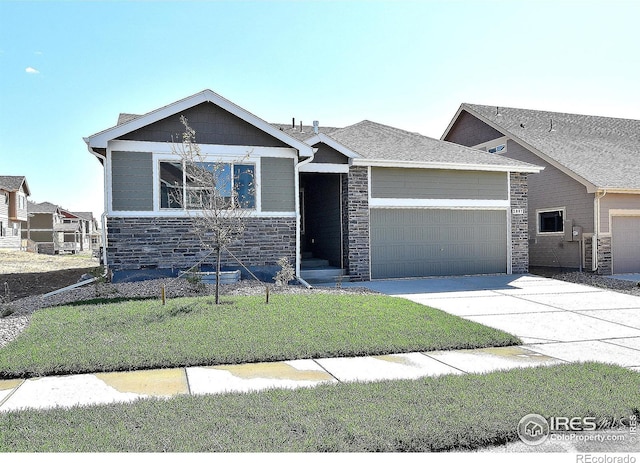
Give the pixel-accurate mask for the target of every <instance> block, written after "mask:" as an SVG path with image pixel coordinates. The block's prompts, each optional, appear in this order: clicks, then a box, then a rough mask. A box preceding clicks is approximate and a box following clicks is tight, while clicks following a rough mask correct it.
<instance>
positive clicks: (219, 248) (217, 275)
mask: <svg viewBox="0 0 640 463" xmlns="http://www.w3.org/2000/svg"><path fill="white" fill-rule="evenodd" d="M216 255H217V258H216V304H220V256H221V255H222V247H221V246H218V247H217V248H216Z"/></svg>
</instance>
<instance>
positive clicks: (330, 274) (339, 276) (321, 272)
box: [300, 267, 349, 284]
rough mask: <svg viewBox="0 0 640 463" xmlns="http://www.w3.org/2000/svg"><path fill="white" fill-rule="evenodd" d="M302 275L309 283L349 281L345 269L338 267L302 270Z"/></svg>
mask: <svg viewBox="0 0 640 463" xmlns="http://www.w3.org/2000/svg"><path fill="white" fill-rule="evenodd" d="M300 276H301V277H302V279H303V280H305V281H306V282H307V283H312V284H313V283H334V282H339V281H348V280H349V277H348V276H346V275H345V271H344V270H343V269H340V268H336V267H328V268H319V269H307V270H300Z"/></svg>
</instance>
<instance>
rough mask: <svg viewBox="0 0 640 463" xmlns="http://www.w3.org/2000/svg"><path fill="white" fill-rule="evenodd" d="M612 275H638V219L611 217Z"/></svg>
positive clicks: (639, 241)
mask: <svg viewBox="0 0 640 463" xmlns="http://www.w3.org/2000/svg"><path fill="white" fill-rule="evenodd" d="M611 253H612V260H613V273H640V217H612V219H611Z"/></svg>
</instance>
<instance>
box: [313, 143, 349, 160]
mask: <svg viewBox="0 0 640 463" xmlns="http://www.w3.org/2000/svg"><path fill="white" fill-rule="evenodd" d="M316 148H318V151H317V152H316V154H315V155H314V157H313V162H312V164H348V163H349V158H347V157H346V156H345V155H344V154H342V153H340V152H339V151H337V150H335V149H333V148H331V147H330V146H328V145H325V144H324V143H320V144H318V145H317V146H316Z"/></svg>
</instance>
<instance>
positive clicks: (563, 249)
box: [446, 111, 593, 268]
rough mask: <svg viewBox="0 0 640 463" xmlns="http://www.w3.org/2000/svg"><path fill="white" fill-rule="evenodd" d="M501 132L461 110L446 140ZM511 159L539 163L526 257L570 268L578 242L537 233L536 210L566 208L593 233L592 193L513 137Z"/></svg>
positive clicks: (482, 138) (468, 142)
mask: <svg viewBox="0 0 640 463" xmlns="http://www.w3.org/2000/svg"><path fill="white" fill-rule="evenodd" d="M502 136H504V134H502V133H500V132H499V131H497V130H495V129H494V128H493V127H491V126H489V125H487V124H485V123H484V122H482V121H480V120H479V119H477V118H476V117H474V116H472V115H470V114H469V113H467V112H466V111H462V112H461V113H460V117H459V119H458V121H457V122H456V123H455V124H454V126H453V127H452V129H451V130H450V132H449V134H448V135H447V137H446V140H447V141H451V142H454V143H459V144H461V145H465V146H474V145H477V144H479V143H484V142H486V141H489V140H494V139H496V138H500V137H502ZM504 156H505V157H509V158H512V159H517V160H520V161H524V162H528V163H530V164H534V165H538V166H542V167H544V168H545V169H544V170H543V171H542V172H541V173H539V174H533V175H530V176H529V238H530V240H529V259H530V262H529V263H530V265H532V266H546V267H572V268H577V267H579V266H580V260H579V259H580V250H579V245H578V243H577V242H566V241H564V236H561V235H546V236H545V235H539V234H538V233H537V228H536V227H537V213H536V210H537V209H549V208H556V207H557V208H561V207H564V208H566V217H565V218H567V219H573V221H574V225H576V226H581V227H582V229H583V232H584V233H593V194H589V193H587V190H586V187H585V186H584V185H582V184H581V183H580V182H578V181H576V180H574V179H572V178H571V177H569V176H568V175H566V174H565V173H564V172H562V171H560V170H559V169H557V168H555V167H553V166H552V165H551V164H549V163H547V162H545V161H544V160H542V159H541V158H540V157H538V156H537V155H535V154H534V153H532V152H530V151H529V150H527V149H525V148H524V147H523V146H521V145H520V144H518V143H517V142H515V141H513V140H508V141H507V153H506V154H505V155H504Z"/></svg>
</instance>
